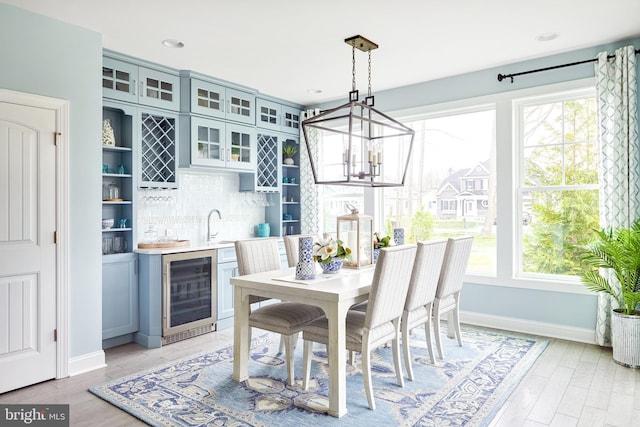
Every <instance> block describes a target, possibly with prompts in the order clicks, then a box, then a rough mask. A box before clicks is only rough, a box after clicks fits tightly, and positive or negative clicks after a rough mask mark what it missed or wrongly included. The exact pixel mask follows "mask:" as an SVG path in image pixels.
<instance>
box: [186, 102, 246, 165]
mask: <svg viewBox="0 0 640 427" xmlns="http://www.w3.org/2000/svg"><path fill="white" fill-rule="evenodd" d="M181 132H182V133H181V136H180V139H181V145H180V165H181V166H182V167H201V166H202V167H213V168H224V169H230V170H235V171H252V172H253V171H254V170H255V167H256V161H257V160H256V159H257V155H256V133H255V129H254V127H252V126H245V125H242V124H238V123H230V122H224V121H222V120H216V119H210V118H205V117H199V116H194V115H182V116H181Z"/></svg>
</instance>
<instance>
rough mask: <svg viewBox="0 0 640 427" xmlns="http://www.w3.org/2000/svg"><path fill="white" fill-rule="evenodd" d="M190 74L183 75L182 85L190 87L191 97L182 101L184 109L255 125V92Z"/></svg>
mask: <svg viewBox="0 0 640 427" xmlns="http://www.w3.org/2000/svg"><path fill="white" fill-rule="evenodd" d="M190 76H191V73H187V74H183V77H182V78H183V82H184V83H183V85H182V87H183V88H186V87H188V88H189V93H190V99H188V100H184V101H183V102H182V110H183V111H189V112H191V113H194V114H199V115H203V116H208V117H215V118H220V119H225V120H232V121H235V122H240V123H245V124H248V125H255V123H256V121H255V102H256V101H255V95H254V94H253V93H250V92H245V91H242V90H238V89H234V88H230V87H226V86H223V85H221V84H218V83H214V82H210V81H206V80H202V79H198V78H192V77H190ZM187 83H188V84H187ZM187 101H189V102H187Z"/></svg>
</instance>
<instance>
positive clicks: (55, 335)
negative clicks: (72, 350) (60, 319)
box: [53, 329, 58, 342]
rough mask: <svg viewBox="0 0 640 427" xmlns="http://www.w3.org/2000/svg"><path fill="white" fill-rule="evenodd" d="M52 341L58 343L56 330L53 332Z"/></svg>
mask: <svg viewBox="0 0 640 427" xmlns="http://www.w3.org/2000/svg"><path fill="white" fill-rule="evenodd" d="M53 340H54V341H56V342H57V341H58V330H57V329H54V330H53Z"/></svg>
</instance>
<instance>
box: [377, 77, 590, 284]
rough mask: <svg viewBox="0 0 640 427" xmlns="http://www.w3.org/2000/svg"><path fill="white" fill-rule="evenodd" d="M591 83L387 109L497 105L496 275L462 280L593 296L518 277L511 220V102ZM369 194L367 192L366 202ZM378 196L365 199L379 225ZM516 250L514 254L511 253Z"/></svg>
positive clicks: (415, 111) (445, 111)
mask: <svg viewBox="0 0 640 427" xmlns="http://www.w3.org/2000/svg"><path fill="white" fill-rule="evenodd" d="M593 87H595V80H594V78H593V77H591V78H586V79H580V80H574V81H569V82H563V83H557V84H552V85H545V86H538V87H533V88H528V89H519V90H514V91H507V92H503V93H498V94H493V95H487V96H480V97H475V98H467V99H462V100H458V101H451V102H446V103H441V104H433V105H426V106H422V107H414V108H410V109H404V110H398V111H394V112H389V113H388V114H389V115H390V116H391V117H394V118H395V119H397V120H399V121H401V122H404V121H409V120H412V119H414V118H418V117H423V116H425V115H428V116H429V117H430V118H431V117H441V116H449V115H452V114H463V113H468V112H474V111H482V110H486V109H488V108H494V109H495V114H496V116H495V117H496V181H497V182H498V183H500V184H499V185H498V186H497V188H496V193H497V194H496V199H497V200H496V221H497V223H498V224H499V226H498V228H497V233H496V246H497V249H496V250H497V253H496V256H497V259H498V264H497V271H496V276H495V277H494V276H478V275H465V279H464V281H465V282H466V283H474V284H481V285H489V286H501V287H514V288H518V289H534V290H544V291H555V292H566V293H575V294H582V295H591V293H590V292H588V291H587V290H586V289H585V287H584V286H583V285H582V284H581V283H580V280H579V279H578V278H573V277H559V276H556V275H548V276H544V275H538V276H537V277H522V276H520V275H518V274H517V267H516V266H517V265H518V261H519V258H517V257H518V256H519V254H516V252H515V251H516V248H519V247H520V245H519V244H517V242H516V240H515V239H516V238H517V239H521V238H522V236H521V235H520V234H519V232H518V231H517V230H518V229H520V225H519V223H521V220H518V221H515V219H516V218H521V215H522V213H521V212H520V209H519V208H518V207H519V204H516V203H517V199H516V196H517V194H516V188H517V187H516V178H517V176H518V175H517V174H518V173H519V171H518V168H517V167H516V157H515V156H517V155H518V150H517V149H516V147H514V141H515V134H514V132H515V129H514V126H513V123H514V116H513V108H514V107H513V101H514V100H516V99H520V98H530V97H535V96H547V95H548V94H550V93H553V92H567V91H571V90H575V89H580V88H593ZM370 194H371V193H370ZM368 198H369V197H368V195H367V192H366V191H365V204H366V203H367V199H368ZM382 199H383V198H382V197H381V196H377V195H376V196H374V197H372V199H369V200H375V202H374V203H372V204H371V205H370V206H375V212H374V217H375V218H376V220H377V221H379V222H381V223H382V222H383V219H382V214H383V212H384V210H383V200H382ZM516 209H518V211H516ZM516 215H518V216H516ZM516 233H517V234H516ZM514 254H516V255H515V256H514Z"/></svg>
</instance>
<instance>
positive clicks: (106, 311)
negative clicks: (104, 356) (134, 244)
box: [102, 253, 139, 348]
mask: <svg viewBox="0 0 640 427" xmlns="http://www.w3.org/2000/svg"><path fill="white" fill-rule="evenodd" d="M136 267H137V255H136V254H135V253H126V254H118V255H112V256H110V257H103V258H102V340H103V341H102V346H103V348H109V347H113V346H116V345H121V344H124V343H127V342H132V341H133V340H134V338H133V334H134V333H135V332H137V331H138V326H139V323H138V273H137V268H136Z"/></svg>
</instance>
